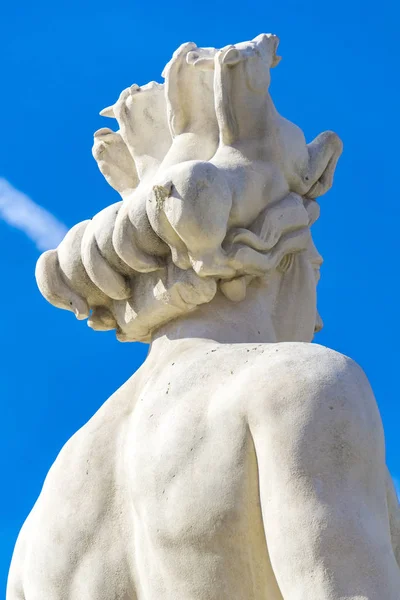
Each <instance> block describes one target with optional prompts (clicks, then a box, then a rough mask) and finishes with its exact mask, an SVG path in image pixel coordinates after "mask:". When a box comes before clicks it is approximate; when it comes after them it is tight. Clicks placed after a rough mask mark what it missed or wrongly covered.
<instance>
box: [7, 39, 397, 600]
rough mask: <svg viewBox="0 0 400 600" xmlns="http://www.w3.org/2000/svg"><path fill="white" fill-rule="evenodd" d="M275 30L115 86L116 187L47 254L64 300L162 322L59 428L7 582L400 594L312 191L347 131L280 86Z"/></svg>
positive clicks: (365, 414)
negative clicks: (332, 335)
mask: <svg viewBox="0 0 400 600" xmlns="http://www.w3.org/2000/svg"><path fill="white" fill-rule="evenodd" d="M277 45H278V38H277V37H276V36H274V35H270V34H267V35H265V34H263V35H260V36H258V37H257V38H255V39H254V40H253V41H251V42H244V43H240V44H236V45H235V46H228V47H226V48H223V49H221V50H218V51H217V50H216V49H214V48H198V47H197V46H196V45H195V44H193V43H188V44H183V45H182V46H181V47H180V48H179V49H178V50H177V51H176V52H175V54H174V56H173V57H172V59H171V61H170V62H169V63H168V64H167V66H166V68H165V70H164V77H165V84H164V85H161V84H158V83H155V82H152V83H150V84H148V85H146V86H142V87H139V86H137V85H134V86H131V87H130V88H128V89H127V90H124V91H123V92H122V94H121V96H120V98H119V99H118V101H117V102H116V103H115V104H114V105H113V106H110V107H108V108H107V109H104V111H102V114H104V115H105V116H109V117H115V118H116V120H117V122H118V127H119V129H118V131H117V132H112V131H111V130H109V129H101V130H100V131H99V132H96V134H95V139H94V147H93V155H94V157H95V159H96V160H97V162H98V165H99V168H100V171H101V172H102V173H103V175H104V177H105V178H106V180H107V181H108V183H109V184H110V185H111V186H112V187H113V188H114V189H116V190H117V191H118V192H119V194H120V196H121V201H119V202H117V203H116V204H114V205H112V206H110V207H107V208H105V209H104V210H103V211H101V212H100V213H99V214H98V215H96V216H95V217H94V218H93V219H92V220H91V221H85V222H83V223H79V224H78V225H76V226H75V227H74V228H72V230H71V231H70V232H69V233H68V234H67V236H66V237H65V239H64V240H63V242H62V243H61V244H60V246H59V247H58V248H57V249H56V250H52V251H49V252H46V253H45V254H44V255H42V257H41V258H40V259H39V262H38V266H37V271H36V275H37V280H38V285H39V288H40V290H41V292H42V293H43V295H44V296H45V297H46V298H47V299H48V300H49V301H50V302H51V303H53V304H54V305H55V306H58V307H60V308H65V309H68V310H72V311H73V312H74V313H75V315H76V316H77V317H78V318H82V319H84V318H87V317H89V321H88V323H89V325H90V326H91V327H92V328H93V329H97V330H107V329H116V332H117V337H118V339H120V340H123V341H129V340H142V341H150V342H151V347H150V352H149V355H148V357H147V359H146V361H145V363H144V364H143V365H142V367H141V368H140V369H139V370H138V371H137V372H136V373H135V374H134V375H133V376H132V377H131V379H130V380H129V381H128V382H127V383H126V384H125V385H124V386H122V388H121V389H120V390H118V391H117V392H116V393H115V394H114V395H113V396H112V397H111V398H110V399H109V400H108V401H107V402H106V403H105V404H104V405H103V406H102V408H101V409H100V410H99V411H98V413H96V415H95V416H94V417H93V418H92V419H91V420H90V421H89V423H87V425H85V427H83V428H82V429H81V430H80V431H78V432H77V433H76V434H75V436H73V438H72V439H71V440H70V441H69V442H68V443H67V444H66V446H65V447H64V448H63V450H62V451H61V453H60V455H59V457H58V458H57V460H56V462H55V464H54V465H53V467H52V469H51V470H50V472H49V474H48V476H47V478H46V481H45V484H44V487H43V491H42V493H41V495H40V497H39V499H38V501H37V503H36V504H35V506H34V508H33V510H32V512H31V513H30V515H29V517H28V519H27V521H26V523H25V525H24V527H23V529H22V531H21V534H20V536H19V539H18V542H17V546H16V549H15V553H14V558H13V561H12V565H11V570H10V577H9V586H8V595H7V600H39V598H40V600H43V599H46V600H61V599H62V600H78V599H79V600H81V599H85V600H117V599H118V600H156V599H157V600H160V599H163V600H164V599H165V600H206V599H207V600H224V599H226V600H228V599H229V600H250V599H254V600H282V599H283V600H314V599H315V600H317V599H318V600H378V599H379V600H383V599H384V600H398V599H399V597H400V568H399V564H400V512H399V507H398V502H397V499H396V495H395V492H394V489H393V484H392V481H391V478H390V475H389V474H388V471H387V469H386V466H385V449H384V435H383V430H382V424H381V420H380V416H379V412H378V409H377V405H376V401H375V399H374V396H373V393H372V390H371V388H370V386H369V384H368V380H367V379H366V377H365V375H364V374H363V372H362V370H361V369H360V367H358V366H357V365H356V364H355V363H354V362H353V361H352V360H351V359H349V358H347V357H345V356H342V355H340V354H338V353H336V352H334V351H332V350H329V349H327V348H324V347H321V346H318V345H315V344H310V342H311V341H312V339H313V335H314V332H315V331H316V330H318V329H319V328H320V327H321V321H320V319H319V316H318V313H317V308H316V287H317V282H318V278H319V267H320V264H321V260H322V259H321V257H320V255H319V254H318V252H317V250H316V249H315V247H314V245H313V242H312V238H311V226H312V224H313V223H314V221H315V220H316V219H317V218H318V216H319V207H318V204H317V202H316V200H315V199H316V198H317V197H319V196H320V195H322V194H324V193H325V192H326V191H328V190H329V188H330V187H331V185H332V179H333V174H334V170H335V167H336V163H337V160H338V158H339V156H340V154H341V150H342V144H341V141H340V139H339V138H338V136H337V135H336V134H334V133H332V132H325V133H322V134H321V135H320V136H318V137H317V138H316V139H315V140H314V141H313V142H312V143H311V144H308V145H307V144H306V143H305V140H304V136H303V134H302V132H301V130H300V129H299V128H297V127H296V126H295V125H293V124H292V123H290V122H289V121H287V120H286V119H283V118H282V117H281V116H280V115H279V114H278V112H277V110H276V109H275V107H274V105H273V102H272V99H271V97H270V95H269V92H268V87H269V81H270V69H271V68H272V67H274V66H276V65H277V64H278V62H279V58H278V57H277V55H276V49H277Z"/></svg>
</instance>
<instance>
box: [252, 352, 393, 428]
mask: <svg viewBox="0 0 400 600" xmlns="http://www.w3.org/2000/svg"><path fill="white" fill-rule="evenodd" d="M251 363H252V364H251V365H250V362H249V365H250V366H249V367H248V369H249V371H248V373H247V374H246V373H244V378H243V379H244V380H247V381H246V383H244V384H243V388H245V387H247V388H248V389H251V390H252V392H251V395H249V396H248V400H247V401H246V412H247V414H248V415H249V417H250V420H253V422H254V419H256V420H257V421H259V420H260V419H262V418H263V415H264V417H265V419H268V420H271V421H273V422H275V424H277V422H278V421H279V422H280V423H281V424H282V423H285V426H286V425H287V423H289V422H292V423H293V424H295V423H299V422H300V421H302V420H304V419H305V420H306V421H307V422H308V423H313V426H314V425H317V426H318V427H319V424H320V423H322V422H326V423H329V427H333V428H335V427H336V426H337V427H338V428H339V429H340V428H343V423H344V422H346V423H348V424H349V423H352V422H353V423H354V422H359V423H361V422H363V423H364V424H365V425H366V427H367V429H368V428H373V429H375V428H378V429H380V428H381V425H380V417H379V412H378V408H377V405H376V401H375V397H374V394H373V392H372V390H371V386H370V384H369V381H368V379H367V377H366V375H365V373H364V371H363V370H362V368H361V367H360V366H359V365H358V364H357V363H356V362H355V361H354V360H352V359H351V358H349V357H348V356H345V355H344V354H341V353H340V352H336V351H335V350H331V349H330V348H326V347H324V346H320V345H318V344H307V343H300V342H299V343H292V342H288V343H279V344H262V345H260V346H259V347H258V350H257V351H254V359H253V360H252V361H251ZM245 366H246V367H247V366H248V365H245ZM250 382H252V385H251V387H250ZM336 420H337V423H336ZM297 426H298V425H296V427H297Z"/></svg>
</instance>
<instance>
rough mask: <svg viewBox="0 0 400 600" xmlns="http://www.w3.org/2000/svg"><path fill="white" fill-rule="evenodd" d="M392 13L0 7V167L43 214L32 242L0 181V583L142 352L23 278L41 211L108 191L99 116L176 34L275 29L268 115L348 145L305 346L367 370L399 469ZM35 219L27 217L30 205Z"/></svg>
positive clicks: (217, 6) (224, 6) (328, 208)
mask: <svg viewBox="0 0 400 600" xmlns="http://www.w3.org/2000/svg"><path fill="white" fill-rule="evenodd" d="M399 12H400V9H399V8H398V7H397V6H395V2H394V0H393V2H389V1H388V0H382V1H381V2H379V3H376V2H371V1H368V0H364V1H361V0H357V1H356V0H346V1H345V0H336V2H334V3H330V2H323V1H322V0H319V1H318V2H317V1H314V0H308V1H307V2H299V1H296V0H287V1H284V0H283V1H282V2H270V3H268V2H267V3H266V2H261V1H259V2H252V3H247V2H243V3H241V2H237V1H236V0H232V1H231V2H226V0H215V1H213V2H212V3H210V4H208V3H190V2H187V1H186V0H185V1H184V2H183V1H177V0H171V1H170V2H165V3H164V2H159V1H158V0H153V1H152V2H149V3H147V2H140V3H137V2H132V1H128V0H124V1H122V0H113V2H105V1H104V0H96V1H94V0H85V2H82V1H78V0H68V2H67V1H66V0H59V1H58V2H56V3H54V2H50V1H48V0H41V1H39V2H31V1H28V0H21V1H20V2H18V3H7V5H5V6H4V7H3V8H2V34H1V37H0V55H1V56H2V73H1V81H2V93H1V94H0V105H1V106H0V114H1V121H2V135H3V138H2V140H3V142H2V144H1V145H0V177H2V178H4V180H5V181H6V182H9V183H10V184H11V185H12V186H14V188H16V189H17V190H20V191H21V192H23V193H25V194H26V195H27V196H28V197H29V198H31V199H32V201H33V202H35V203H37V204H38V205H40V206H41V207H43V208H44V209H46V210H47V211H48V212H49V213H50V216H45V218H46V219H47V218H48V219H50V220H47V221H46V224H45V230H44V231H42V232H41V235H40V236H39V237H37V236H36V238H35V239H34V240H32V239H31V237H32V231H30V232H29V231H28V233H29V234H30V236H31V237H29V236H28V235H26V233H24V232H23V231H21V230H20V229H19V228H17V227H15V226H12V225H10V224H7V222H6V220H8V221H10V222H11V221H12V222H13V223H14V224H15V225H18V226H19V227H21V219H22V223H24V222H25V225H22V228H24V227H25V229H26V219H25V220H24V219H23V215H22V216H21V214H19V213H18V214H17V215H16V214H15V207H16V206H17V207H18V206H20V207H21V206H22V208H23V209H24V210H26V209H27V208H26V207H27V205H26V204H23V201H22V204H21V197H19V196H18V197H17V196H16V195H14V196H12V199H11V200H10V198H11V196H10V194H8V201H7V202H8V205H7V206H8V208H7V210H6V209H5V208H4V206H5V200H4V193H3V213H1V211H2V209H1V206H2V205H1V189H3V192H4V189H5V187H4V186H6V183H4V182H3V188H1V185H0V215H1V214H3V219H2V218H1V216H0V267H1V281H2V288H1V289H2V290H3V293H2V294H1V296H0V313H1V314H2V315H3V317H2V327H1V329H2V348H1V363H0V365H1V367H0V374H1V377H0V401H1V403H2V419H1V422H0V427H1V433H0V460H1V473H2V481H3V493H2V494H1V497H0V588H1V587H2V586H3V585H5V581H6V574H7V570H8V564H9V561H10V557H11V553H12V548H13V545H14V543H15V539H16V536H17V533H18V531H19V529H20V527H21V525H22V523H23V521H24V518H25V517H26V515H27V513H28V512H29V510H30V508H31V506H32V505H33V503H34V501H35V499H36V498H37V496H38V494H39V492H40V489H41V486H42V483H43V479H44V477H45V475H46V472H47V471H48V469H49V467H50V465H51V464H52V462H53V461H54V459H55V457H56V455H57V453H58V452H59V450H60V449H61V447H62V446H63V444H64V443H65V441H66V440H67V439H68V438H69V437H70V436H71V435H72V434H73V433H74V432H75V431H76V429H77V428H78V427H80V426H81V425H83V424H84V423H85V422H86V421H87V420H88V419H89V418H90V416H91V415H92V414H93V413H94V412H95V410H96V409H97V408H98V407H99V406H100V405H101V404H102V402H104V401H105V400H106V399H107V397H108V396H109V395H110V394H111V393H112V392H113V391H114V390H115V389H117V387H118V386H119V385H120V384H122V383H123V382H124V381H125V380H126V379H127V378H128V377H129V376H130V375H131V374H132V373H133V372H134V371H135V370H136V368H137V367H138V366H139V364H140V363H141V362H142V361H143V360H144V357H145V355H146V352H147V348H146V346H145V345H143V344H120V343H118V342H117V341H116V340H115V338H114V335H113V334H112V333H95V332H93V331H91V330H90V329H89V328H88V327H86V325H85V323H82V322H78V321H76V320H75V319H74V317H73V315H72V314H71V313H67V312H64V311H60V310H57V309H55V308H53V307H52V306H50V305H49V304H47V303H46V302H45V300H44V299H43V298H42V297H41V295H40V293H39V291H38V290H37V288H36V284H35V280H34V268H35V262H36V260H37V258H38V255H39V250H38V246H39V247H40V246H41V245H42V246H43V245H45V244H46V243H47V242H48V240H49V239H51V236H52V235H55V234H54V226H55V222H54V221H52V220H51V215H54V217H55V218H56V219H58V221H59V222H60V223H62V224H64V225H65V226H67V227H70V226H72V225H74V224H75V223H76V222H77V221H80V220H82V219H86V218H89V217H91V216H93V214H95V213H96V212H97V211H99V210H100V209H101V208H103V207H105V206H107V205H108V204H111V203H112V202H115V201H116V200H117V199H118V198H117V195H116V192H114V191H113V190H112V189H111V188H109V187H108V186H107V184H106V183H105V181H104V180H103V177H102V175H101V174H100V173H99V171H98V170H97V166H96V164H95V162H94V160H93V158H92V156H91V145H92V134H93V132H94V131H95V130H96V129H98V128H99V127H101V126H109V122H107V123H106V122H105V120H104V119H102V118H101V117H99V116H98V112H99V110H100V109H102V108H104V107H105V106H108V105H109V104H111V103H112V102H113V101H114V100H115V99H116V98H117V96H118V94H119V92H120V91H121V90H122V89H123V88H125V87H127V86H128V85H130V84H132V83H138V84H144V83H146V82H147V81H150V80H152V79H155V80H158V81H161V77H160V74H161V71H162V68H163V66H164V64H165V62H166V61H167V60H168V59H169V58H170V56H171V54H172V52H173V50H174V49H175V48H176V47H177V46H178V45H179V44H181V43H182V42H185V41H195V42H196V43H197V44H198V45H200V46H216V47H221V46H223V45H226V44H228V43H235V42H238V41H243V40H247V39H251V38H252V37H254V36H256V35H258V34H259V33H261V32H272V33H276V34H278V35H279V36H280V38H281V45H280V48H279V53H280V54H281V55H282V56H283V60H282V62H281V64H280V65H279V67H278V68H277V69H275V70H274V72H273V82H272V87H271V92H272V95H273V98H274V100H275V103H276V105H277V107H278V110H279V111H280V112H281V113H282V114H283V115H284V116H286V117H288V118H290V119H291V120H292V121H294V122H296V123H297V124H298V125H300V126H301V127H302V128H303V130H304V132H305V134H306V137H307V138H308V140H311V139H312V138H313V137H314V136H315V135H317V134H318V133H320V132H321V131H323V130H324V129H334V130H335V131H337V132H338V133H339V135H340V136H341V137H342V139H343V141H344V145H345V152H344V154H343V157H342V159H341V161H340V163H339V166H338V170H337V176H336V181H335V186H334V188H333V190H332V191H331V192H330V193H329V194H328V195H327V196H326V197H324V198H323V199H321V206H322V213H321V219H320V221H319V222H318V223H317V225H316V226H315V233H314V237H315V241H316V244H317V246H318V248H319V250H320V251H321V253H322V255H323V256H324V259H325V265H324V266H323V270H322V279H321V282H320V286H319V307H320V312H321V314H322V317H323V319H324V322H325V329H324V331H323V332H322V333H320V334H319V335H318V336H317V340H316V341H318V342H319V343H321V344H325V345H327V346H330V347H332V348H334V349H336V350H339V351H341V352H343V353H345V354H347V355H350V356H351V357H352V358H354V359H355V360H357V361H358V362H359V363H360V364H361V365H362V367H363V368H364V369H365V371H366V372H367V375H368V376H369V378H370V381H371V383H372V386H373V388H374V390H375V393H376V396H377V400H378V403H379V407H380V410H381V413H382V417H383V421H384V425H385V429H386V438H387V459H388V464H389V467H390V469H391V471H392V473H393V474H394V475H395V476H396V477H399V478H400V450H399V443H398V422H399V416H400V408H399V403H398V396H399V388H400V384H399V378H398V373H399V366H398V363H399V358H400V356H399V349H398V348H399V342H398V340H399V337H400V326H399V322H398V319H397V315H398V312H399V301H398V298H399V284H398V273H399V266H398V244H399V242H398V240H399V223H400V209H399V200H398V198H399V192H398V181H397V174H398V173H399V172H400V171H399V141H398V140H399V133H400V132H399V126H398V123H399V116H398V108H399V93H398V72H399V69H398V63H399V58H400V57H399V50H398V23H399ZM13 206H14V212H13V210H12V207H13ZM33 206H34V205H33ZM30 208H31V209H32V205H30ZM28 209H29V206H28ZM35 210H36V209H35ZM11 213H13V214H12V215H11V216H10V214H11ZM29 214H30V217H29V218H30V219H34V218H35V215H36V217H37V210H36V212H35V213H33V212H32V213H29ZM42 216H43V213H42ZM5 219H6V220H5ZM29 222H30V223H31V225H32V222H31V221H29ZM60 227H61V228H62V225H61V226H60ZM0 592H1V590H0Z"/></svg>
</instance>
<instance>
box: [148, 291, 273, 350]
mask: <svg viewBox="0 0 400 600" xmlns="http://www.w3.org/2000/svg"><path fill="white" fill-rule="evenodd" d="M274 296H275V293H274V285H273V282H271V281H269V282H268V284H267V283H266V282H259V281H257V282H252V283H251V284H250V285H249V286H248V288H247V295H246V298H245V300H243V301H241V302H232V301H231V300H228V299H227V298H225V296H223V294H222V293H220V292H218V293H217V295H216V296H215V298H214V299H213V300H212V301H211V302H210V303H208V304H205V305H201V306H199V307H198V308H197V309H196V310H195V311H194V312H193V313H190V314H188V315H185V316H184V317H181V318H178V319H175V320H174V321H172V322H171V323H168V324H167V325H165V326H163V327H161V328H160V329H159V330H158V331H157V332H156V333H155V335H154V336H153V341H152V344H151V353H152V354H153V355H154V354H156V353H157V352H159V351H160V352H161V351H163V349H164V348H165V347H166V345H172V346H174V345H176V344H175V342H177V341H179V340H180V341H182V342H185V343H187V342H189V343H190V342H191V341H195V340H203V341H204V340H209V341H214V342H219V343H228V344H237V343H257V342H263V343H266V342H276V341H277V340H276V335H275V331H274V327H273V323H272V310H273V304H274ZM171 342H174V344H171Z"/></svg>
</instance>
